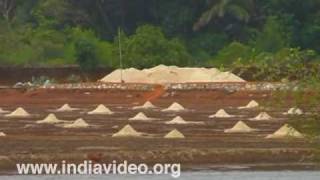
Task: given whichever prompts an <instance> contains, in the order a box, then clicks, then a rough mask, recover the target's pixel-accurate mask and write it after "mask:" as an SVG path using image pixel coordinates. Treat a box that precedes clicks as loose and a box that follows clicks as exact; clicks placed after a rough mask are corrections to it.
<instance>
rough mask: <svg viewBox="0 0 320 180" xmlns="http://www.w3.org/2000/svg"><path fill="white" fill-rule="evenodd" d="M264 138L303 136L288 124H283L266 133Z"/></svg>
mask: <svg viewBox="0 0 320 180" xmlns="http://www.w3.org/2000/svg"><path fill="white" fill-rule="evenodd" d="M266 138H303V135H302V134H301V133H300V132H299V131H297V130H295V129H294V128H293V127H291V126H290V125H289V124H285V125H283V126H282V127H281V128H280V129H279V130H277V131H276V132H274V133H273V134H270V135H268V136H267V137H266Z"/></svg>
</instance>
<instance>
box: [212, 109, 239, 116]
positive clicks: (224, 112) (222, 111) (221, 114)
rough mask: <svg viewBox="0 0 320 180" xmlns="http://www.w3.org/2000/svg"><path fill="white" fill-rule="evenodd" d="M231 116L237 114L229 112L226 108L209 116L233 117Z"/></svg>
mask: <svg viewBox="0 0 320 180" xmlns="http://www.w3.org/2000/svg"><path fill="white" fill-rule="evenodd" d="M231 117H235V116H234V115H230V114H228V113H227V112H226V111H225V110H224V109H220V110H219V111H217V112H216V114H213V115H211V116H209V118H231Z"/></svg>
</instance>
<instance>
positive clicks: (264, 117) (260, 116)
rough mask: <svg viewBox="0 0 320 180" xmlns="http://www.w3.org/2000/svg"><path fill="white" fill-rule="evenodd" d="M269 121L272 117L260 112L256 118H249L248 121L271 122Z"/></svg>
mask: <svg viewBox="0 0 320 180" xmlns="http://www.w3.org/2000/svg"><path fill="white" fill-rule="evenodd" d="M271 119H272V117H271V116H270V115H269V114H268V113H266V112H261V113H260V114H258V115H257V116H256V117H254V118H251V119H250V120H252V121H267V120H271Z"/></svg>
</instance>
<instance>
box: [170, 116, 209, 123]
mask: <svg viewBox="0 0 320 180" xmlns="http://www.w3.org/2000/svg"><path fill="white" fill-rule="evenodd" d="M165 124H203V122H196V121H185V120H184V119H183V118H182V117H181V116H176V117H175V118H173V119H172V120H171V121H167V122H165Z"/></svg>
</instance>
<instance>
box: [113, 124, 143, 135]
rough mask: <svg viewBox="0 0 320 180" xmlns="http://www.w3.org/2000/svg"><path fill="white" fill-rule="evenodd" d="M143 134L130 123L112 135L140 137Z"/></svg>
mask: <svg viewBox="0 0 320 180" xmlns="http://www.w3.org/2000/svg"><path fill="white" fill-rule="evenodd" d="M141 135H142V133H140V132H137V131H136V130H135V129H133V127H131V126H130V125H126V126H124V127H123V128H122V129H121V130H120V131H118V132H117V133H114V134H113V135H112V137H139V136H141Z"/></svg>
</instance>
